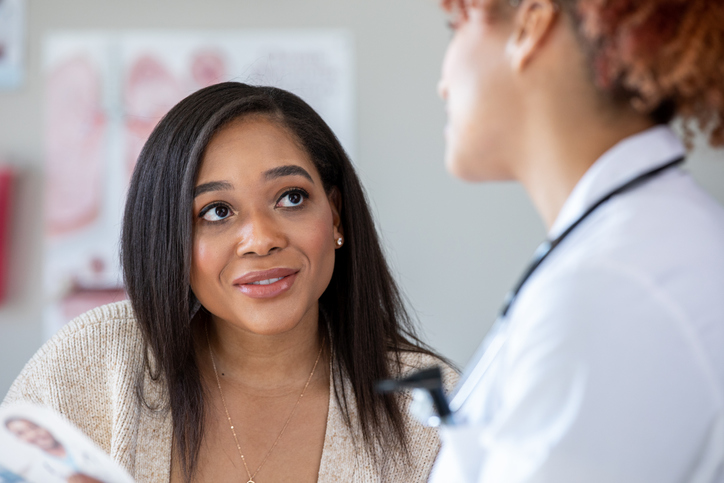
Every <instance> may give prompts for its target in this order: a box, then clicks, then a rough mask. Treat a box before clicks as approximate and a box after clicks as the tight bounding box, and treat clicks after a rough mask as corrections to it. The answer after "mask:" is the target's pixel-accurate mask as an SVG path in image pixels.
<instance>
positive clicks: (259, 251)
mask: <svg viewBox="0 0 724 483" xmlns="http://www.w3.org/2000/svg"><path fill="white" fill-rule="evenodd" d="M286 245H287V238H286V236H285V234H284V233H283V231H282V230H281V229H280V227H279V226H278V225H277V223H275V222H274V220H272V219H270V217H269V216H265V215H263V214H257V215H251V216H249V218H248V219H247V220H245V222H244V224H243V226H242V227H241V229H240V231H239V232H238V241H237V244H236V255H237V256H239V257H245V256H254V255H256V256H262V257H263V256H266V255H269V254H271V253H273V252H274V251H278V250H281V249H282V248H284V247H286Z"/></svg>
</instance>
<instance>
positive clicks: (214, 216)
mask: <svg viewBox="0 0 724 483" xmlns="http://www.w3.org/2000/svg"><path fill="white" fill-rule="evenodd" d="M233 213H234V212H233V211H232V209H231V208H229V207H228V206H226V205H212V206H210V207H208V208H207V209H205V210H204V211H202V212H201V214H200V215H199V216H200V217H201V218H203V219H204V220H206V221H221V220H224V219H226V218H228V217H229V216H231V215H232V214H233Z"/></svg>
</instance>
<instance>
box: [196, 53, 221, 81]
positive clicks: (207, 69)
mask: <svg viewBox="0 0 724 483" xmlns="http://www.w3.org/2000/svg"><path fill="white" fill-rule="evenodd" d="M191 78H192V79H193V81H194V84H195V88H196V89H201V88H202V87H208V86H210V85H212V84H217V83H219V82H222V81H224V80H226V60H225V59H224V56H223V54H222V53H221V52H218V51H216V50H212V49H207V50H200V51H198V52H196V53H195V54H194V55H193V56H192V59H191Z"/></svg>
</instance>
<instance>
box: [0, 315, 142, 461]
mask: <svg viewBox="0 0 724 483" xmlns="http://www.w3.org/2000/svg"><path fill="white" fill-rule="evenodd" d="M143 360H144V359H143V339H142V335H141V332H140V329H139V327H138V325H137V323H136V320H135V318H134V315H133V310H132V308H131V304H130V302H128V301H123V302H117V303H114V304H109V305H104V306H101V307H98V308H95V309H93V310H91V311H89V312H86V313H85V314H82V315H80V316H79V317H77V318H75V319H73V320H72V321H71V322H69V323H68V324H67V325H65V326H64V327H63V328H62V329H60V330H59V331H58V333H56V334H55V335H54V336H53V337H52V338H51V339H50V340H49V341H47V342H46V343H45V344H44V345H43V346H42V347H41V348H40V349H39V350H38V351H37V352H36V353H35V355H34V356H33V357H32V358H31V359H30V361H29V362H28V363H27V364H26V365H25V367H24V368H23V369H22V371H21V372H20V374H19V375H18V377H17V378H16V379H15V381H14V382H13V384H12V385H11V387H10V390H9V391H8V393H7V395H6V396H5V398H4V400H3V402H2V405H3V406H4V405H7V404H12V403H20V402H27V403H34V404H38V405H41V406H44V407H48V408H51V409H53V410H55V411H57V412H59V413H60V414H62V415H63V416H64V417H65V418H66V419H68V420H69V421H70V422H71V423H73V424H74V425H76V426H77V427H78V428H79V429H80V430H81V431H82V432H84V433H85V434H87V435H88V436H89V437H90V438H91V439H93V440H94V441H95V442H96V443H97V444H98V445H99V446H101V448H103V449H104V450H106V451H109V449H110V448H108V447H107V446H108V445H109V444H110V438H109V435H110V434H111V430H112V423H113V422H112V414H113V411H112V407H113V406H114V405H117V404H121V403H124V401H125V402H128V401H130V400H131V398H134V397H135V394H136V381H137V376H138V374H139V371H140V370H141V369H142V368H143Z"/></svg>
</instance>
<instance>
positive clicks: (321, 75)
mask: <svg viewBox="0 0 724 483" xmlns="http://www.w3.org/2000/svg"><path fill="white" fill-rule="evenodd" d="M449 38H450V32H449V31H448V30H447V28H446V26H445V16H444V15H443V13H442V12H441V11H440V10H439V8H438V6H437V2H435V1H434V0H266V1H263V2H262V1H258V0H255V1H252V0H205V1H204V2H199V1H192V0H173V1H171V0H123V1H120V0H63V1H62V2H58V1H57V0H0V296H2V300H1V301H0V396H3V395H4V394H5V393H6V392H7V390H8V388H9V386H10V384H11V383H12V381H13V379H14V378H15V376H16V375H17V374H18V373H19V371H20V370H21V369H22V367H23V365H24V364H25V363H26V362H27V360H28V359H29V358H30V357H31V356H32V355H33V353H34V352H35V351H37V350H38V348H39V347H40V346H41V345H42V343H43V342H44V341H45V340H47V338H48V337H50V336H51V335H52V333H53V332H54V331H55V330H57V328H58V327H60V326H62V324H63V323H65V321H66V320H67V318H68V317H70V316H72V315H73V314H75V313H78V312H79V311H84V310H86V309H87V308H88V307H91V306H94V305H95V304H98V303H105V302H107V301H111V300H117V299H120V298H122V297H123V292H122V289H121V286H120V281H119V280H118V270H117V268H118V267H117V264H116V258H115V257H116V250H117V240H116V236H117V231H118V228H119V227H118V214H119V213H120V209H121V206H122V199H123V190H124V187H125V184H126V183H127V176H128V172H129V169H130V168H131V167H132V164H133V158H134V157H135V154H134V153H136V152H137V150H138V149H140V145H141V144H142V142H143V138H144V136H145V135H147V132H149V130H150V129H152V127H153V124H154V123H155V121H156V120H157V118H158V116H160V115H162V114H163V112H165V109H167V108H168V107H170V105H172V104H173V103H174V102H176V100H178V99H177V98H180V96H183V95H186V94H188V93H190V92H191V91H193V90H194V89H195V88H198V87H201V86H203V85H206V84H208V83H209V82H213V81H215V80H218V81H221V80H240V81H247V82H253V83H271V84H275V85H280V86H282V87H286V88H288V89H290V90H292V91H295V92H297V93H298V94H300V95H301V96H302V97H304V98H305V99H307V100H308V101H309V102H310V103H311V104H312V105H313V106H314V107H315V108H317V109H318V110H319V111H320V113H322V115H323V117H325V119H327V121H328V122H329V123H330V125H331V126H332V127H333V129H335V131H336V132H337V134H338V136H339V137H340V139H341V140H342V141H343V143H344V145H345V147H346V148H347V149H348V150H349V152H350V154H351V155H352V157H353V161H354V162H355V165H356V166H357V169H358V171H359V174H360V176H361V178H362V181H363V183H364V185H365V187H366V189H367V193H368V195H369V198H370V201H371V204H372V207H373V210H374V213H375V215H376V218H377V222H378V227H379V230H380V232H381V235H382V238H383V240H384V243H385V248H386V250H387V253H388V255H389V261H390V263H391V265H392V267H393V269H394V271H395V275H396V277H397V279H398V281H399V283H400V285H401V287H402V289H403V291H404V292H405V294H406V296H407V297H408V299H409V302H410V305H411V307H412V308H413V309H414V314H415V315H416V317H417V319H418V320H419V325H420V331H421V335H422V337H423V339H425V340H426V341H428V342H429V343H430V344H431V345H432V346H433V347H435V348H436V349H438V350H439V351H440V352H442V353H443V354H444V355H446V356H448V357H450V358H451V359H452V360H453V361H455V362H457V363H459V364H460V365H464V363H465V362H466V361H467V360H468V358H469V357H470V356H471V355H472V352H473V351H474V349H475V348H476V346H477V344H478V343H479V342H480V340H481V338H482V337H483V335H484V334H485V332H486V331H487V330H488V328H489V327H490V324H491V323H492V321H493V319H494V317H495V315H496V312H497V310H498V308H499V306H500V304H501V302H502V299H503V297H504V295H505V292H506V291H507V289H508V288H509V287H510V286H511V285H512V284H513V283H514V281H515V279H516V278H517V277H518V275H519V273H520V272H521V270H522V269H523V268H524V267H525V265H526V263H527V261H528V259H529V257H530V256H531V254H532V252H533V250H534V249H535V247H536V246H537V245H538V243H539V242H540V241H541V240H542V239H543V237H544V236H545V233H544V229H543V226H542V223H541V222H540V220H539V218H538V217H537V215H536V213H535V212H534V211H533V208H532V206H531V204H530V203H529V201H528V199H527V198H526V196H525V194H524V193H523V190H522V189H521V188H520V187H519V186H516V185H514V184H506V183H498V184H489V185H469V184H465V183H463V182H460V181H457V180H455V179H452V178H451V177H450V176H449V175H448V174H447V173H446V172H445V169H444V166H443V162H442V158H443V148H444V146H443V136H442V129H443V126H444V123H445V115H444V106H443V103H442V102H441V101H440V100H439V99H438V97H437V95H436V91H435V87H436V83H437V80H438V76H439V70H440V62H441V59H442V56H443V53H444V50H445V47H446V44H447V41H448V40H449ZM490 122H495V120H494V119H491V120H490ZM687 167H688V169H690V170H691V171H692V172H693V173H694V175H695V177H696V178H697V179H698V180H699V181H700V183H701V184H703V185H704V186H705V187H706V188H707V189H708V190H709V191H710V192H711V193H712V194H713V195H714V196H715V197H716V198H718V199H719V200H720V201H722V202H724V152H723V151H721V150H720V151H714V150H712V149H709V148H707V147H705V146H703V144H702V142H701V139H697V142H696V147H695V148H694V150H693V152H692V155H691V156H690V159H689V162H688V163H687ZM64 200H67V201H64ZM3 282H4V285H3ZM3 287H4V291H3Z"/></svg>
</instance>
